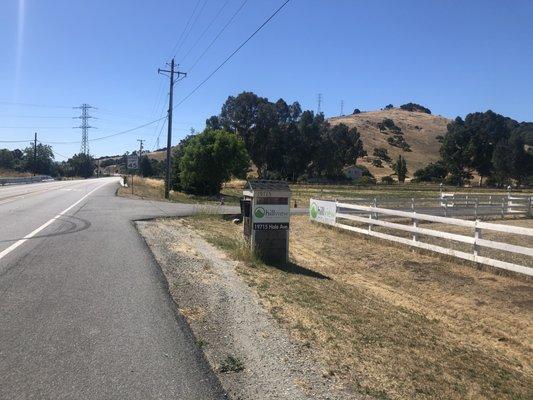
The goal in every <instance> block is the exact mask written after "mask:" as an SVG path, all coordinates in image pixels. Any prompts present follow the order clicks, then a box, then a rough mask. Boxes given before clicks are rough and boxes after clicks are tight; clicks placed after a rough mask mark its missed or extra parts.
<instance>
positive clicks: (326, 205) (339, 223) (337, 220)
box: [310, 199, 533, 276]
mask: <svg viewBox="0 0 533 400" xmlns="http://www.w3.org/2000/svg"><path fill="white" fill-rule="evenodd" d="M361 213H364V214H367V215H368V216H362V215H361ZM380 215H384V216H391V217H396V218H407V219H409V220H410V221H411V223H410V224H409V225H406V224H401V223H398V222H392V221H385V220H381V219H380ZM310 218H311V220H313V221H316V222H319V223H324V224H328V225H332V226H335V227H337V228H340V229H345V230H348V231H352V232H356V233H361V234H363V235H368V236H373V237H377V238H380V239H385V240H390V241H393V242H397V243H402V244H406V245H409V246H413V247H417V248H421V249H424V250H430V251H434V252H437V253H440V254H445V255H448V256H453V257H458V258H461V259H464V260H468V261H472V262H475V263H480V264H485V265H490V266H492V267H496V268H501V269H505V270H509V271H514V272H518V273H522V274H525V275H530V276H533V268H531V267H528V266H525V265H521V264H517V263H511V262H507V261H502V260H498V259H495V258H490V257H486V256H482V255H480V252H481V248H483V247H484V248H490V249H494V250H499V251H503V252H510V253H514V254H520V255H525V256H528V257H533V248H530V247H526V246H519V245H514V244H510V243H505V242H500V241H495V240H486V239H483V238H482V230H489V231H495V232H503V233H509V234H515V235H524V236H529V237H532V236H533V229H530V228H524V227H518V226H509V225H500V224H494V223H489V222H481V221H479V220H475V221H469V220H465V219H460V218H451V217H443V216H437V215H430V214H421V213H418V212H415V211H411V212H410V211H402V210H397V209H396V210H394V209H387V208H380V207H374V206H363V205H358V204H350V203H339V202H337V201H324V200H317V199H311V200H310ZM348 221H353V222H356V223H362V224H365V225H367V227H366V229H365V228H360V227H357V226H352V225H348V224H347V222H348ZM421 221H427V222H437V223H442V224H447V225H455V226H461V227H466V228H472V231H473V234H472V236H467V235H461V234H457V233H451V232H445V231H442V230H435V229H429V228H423V227H419V226H418V225H419V222H421ZM374 226H381V227H384V228H388V229H392V230H399V231H404V232H409V233H411V238H405V237H401V236H396V235H392V234H389V233H383V232H378V231H375V230H373V229H372V228H373V227H374ZM420 235H424V236H430V237H434V238H440V239H447V240H451V241H456V242H460V243H466V244H469V245H472V252H471V253H468V252H465V251H459V250H456V249H452V248H449V247H443V246H439V245H435V244H431V243H426V242H423V241H421V240H420V237H419V236H420Z"/></svg>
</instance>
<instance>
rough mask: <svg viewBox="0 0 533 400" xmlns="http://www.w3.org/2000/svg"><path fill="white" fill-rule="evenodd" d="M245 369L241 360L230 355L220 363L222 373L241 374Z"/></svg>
mask: <svg viewBox="0 0 533 400" xmlns="http://www.w3.org/2000/svg"><path fill="white" fill-rule="evenodd" d="M243 369H244V363H243V362H242V360H241V359H239V358H238V357H235V356H232V355H228V356H227V357H226V358H225V359H224V360H222V362H221V363H220V368H219V371H220V372H224V373H227V372H240V371H242V370H243Z"/></svg>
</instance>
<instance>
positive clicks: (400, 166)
mask: <svg viewBox="0 0 533 400" xmlns="http://www.w3.org/2000/svg"><path fill="white" fill-rule="evenodd" d="M392 170H393V171H394V172H395V174H396V176H397V177H398V182H405V177H406V176H407V161H405V158H403V157H402V155H401V154H400V155H399V156H398V159H397V160H396V161H395V162H394V163H393V164H392Z"/></svg>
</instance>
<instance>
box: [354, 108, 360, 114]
mask: <svg viewBox="0 0 533 400" xmlns="http://www.w3.org/2000/svg"><path fill="white" fill-rule="evenodd" d="M352 114H361V110H360V109H358V108H356V109H355V110H353V113H352Z"/></svg>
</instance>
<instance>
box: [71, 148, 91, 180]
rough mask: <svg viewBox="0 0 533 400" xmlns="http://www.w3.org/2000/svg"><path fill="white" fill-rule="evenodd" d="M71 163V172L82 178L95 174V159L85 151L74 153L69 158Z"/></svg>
mask: <svg viewBox="0 0 533 400" xmlns="http://www.w3.org/2000/svg"><path fill="white" fill-rule="evenodd" d="M67 164H68V165H69V167H70V168H69V174H71V175H72V176H80V177H82V178H89V177H91V176H93V174H94V160H93V158H92V157H91V156H90V155H88V154H84V153H79V154H74V155H73V156H72V157H71V158H69V159H68V160H67Z"/></svg>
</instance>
